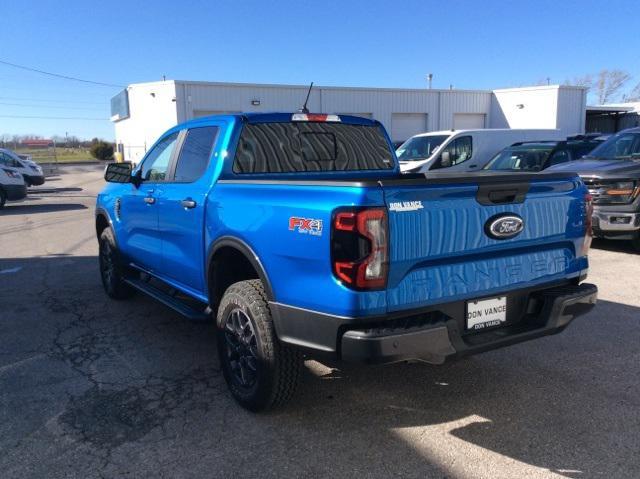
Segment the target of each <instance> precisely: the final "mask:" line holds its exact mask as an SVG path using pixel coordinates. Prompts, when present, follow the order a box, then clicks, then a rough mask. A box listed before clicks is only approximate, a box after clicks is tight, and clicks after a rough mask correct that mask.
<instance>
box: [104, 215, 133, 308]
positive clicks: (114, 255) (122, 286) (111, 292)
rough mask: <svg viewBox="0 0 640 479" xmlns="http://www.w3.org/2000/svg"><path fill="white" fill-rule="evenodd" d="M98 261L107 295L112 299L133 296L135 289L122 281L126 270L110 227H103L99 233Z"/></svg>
mask: <svg viewBox="0 0 640 479" xmlns="http://www.w3.org/2000/svg"><path fill="white" fill-rule="evenodd" d="M98 261H99V264H100V278H101V279H102V286H103V287H104V291H105V292H106V293H107V295H108V296H109V297H110V298H113V299H127V298H130V297H131V296H133V294H134V293H135V290H134V289H133V288H132V287H131V286H129V285H128V284H127V283H125V282H124V278H125V273H126V272H127V271H128V270H127V268H126V267H125V266H124V265H123V264H122V259H121V257H120V252H119V251H118V247H117V245H116V240H115V236H114V235H113V230H112V229H111V228H110V227H107V228H105V229H104V231H103V232H102V233H101V234H100V240H99V253H98Z"/></svg>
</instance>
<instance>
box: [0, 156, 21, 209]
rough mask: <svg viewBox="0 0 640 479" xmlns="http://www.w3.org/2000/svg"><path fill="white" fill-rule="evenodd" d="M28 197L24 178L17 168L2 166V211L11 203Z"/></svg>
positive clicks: (0, 204)
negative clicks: (7, 203)
mask: <svg viewBox="0 0 640 479" xmlns="http://www.w3.org/2000/svg"><path fill="white" fill-rule="evenodd" d="M25 196H27V185H26V183H25V182H24V178H23V177H22V175H21V174H20V173H19V172H18V171H17V170H16V169H15V168H7V167H5V166H2V165H0V209H2V208H3V207H4V204H5V203H6V202H7V200H9V201H14V200H21V199H23V198H24V197H25Z"/></svg>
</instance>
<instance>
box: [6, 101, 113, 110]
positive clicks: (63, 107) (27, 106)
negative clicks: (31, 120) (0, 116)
mask: <svg viewBox="0 0 640 479" xmlns="http://www.w3.org/2000/svg"><path fill="white" fill-rule="evenodd" d="M0 105H6V106H17V107H20V108H56V109H60V110H88V111H98V110H103V109H104V108H91V107H89V108H87V107H84V108H83V107H81V106H62V105H25V104H24V103H4V102H0Z"/></svg>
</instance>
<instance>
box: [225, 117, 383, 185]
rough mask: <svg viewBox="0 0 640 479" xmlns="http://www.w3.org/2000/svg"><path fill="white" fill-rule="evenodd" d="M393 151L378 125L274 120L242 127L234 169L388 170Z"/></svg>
mask: <svg viewBox="0 0 640 479" xmlns="http://www.w3.org/2000/svg"><path fill="white" fill-rule="evenodd" d="M393 167H394V160H393V153H392V151H391V148H390V146H389V144H388V142H387V138H386V136H385V134H384V132H383V130H382V127H381V126H379V125H352V124H345V123H338V122H302V121H301V122H276V123H247V124H245V125H243V127H242V132H241V134H240V139H239V142H238V147H237V149H236V155H235V159H234V162H233V172H234V173H237V174H248V173H296V172H324V171H362V170H390V169H392V168H393Z"/></svg>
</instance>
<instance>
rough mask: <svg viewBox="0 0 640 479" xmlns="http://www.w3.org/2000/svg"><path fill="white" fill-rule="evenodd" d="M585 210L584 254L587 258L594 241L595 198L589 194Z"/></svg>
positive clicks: (585, 201)
mask: <svg viewBox="0 0 640 479" xmlns="http://www.w3.org/2000/svg"><path fill="white" fill-rule="evenodd" d="M584 210H585V215H586V217H585V221H584V222H585V232H584V242H583V243H582V254H583V256H586V255H587V254H588V253H589V248H591V241H592V240H593V198H592V197H591V195H590V194H589V193H587V194H586V195H584Z"/></svg>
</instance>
